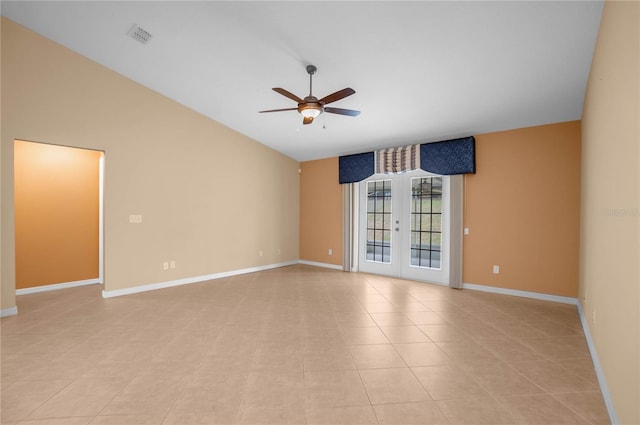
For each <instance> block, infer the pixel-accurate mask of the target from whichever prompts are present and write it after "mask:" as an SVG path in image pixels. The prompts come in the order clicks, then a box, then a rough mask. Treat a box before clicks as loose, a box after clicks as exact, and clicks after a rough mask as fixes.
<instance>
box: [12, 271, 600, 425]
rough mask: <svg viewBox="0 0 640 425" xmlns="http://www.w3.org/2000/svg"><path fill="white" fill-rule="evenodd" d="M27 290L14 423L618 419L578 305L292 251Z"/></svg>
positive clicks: (18, 337)
mask: <svg viewBox="0 0 640 425" xmlns="http://www.w3.org/2000/svg"><path fill="white" fill-rule="evenodd" d="M101 289H102V288H101V287H100V286H97V285H94V286H88V287H81V288H74V289H67V290H61V291H55V292H47V293H40V294H32V295H23V296H20V297H18V309H19V312H20V314H19V315H18V316H13V317H7V318H3V319H2V337H1V343H2V347H1V352H2V379H1V383H2V386H1V390H2V395H1V401H2V403H1V407H2V413H1V415H2V416H1V419H2V420H1V422H2V424H5V425H13V424H33V425H35V424H40V425H58V424H60V425H86V424H91V425H159V424H164V425H191V424H193V425H195V424H198V425H200V424H540V425H543V424H544V425H551V424H587V425H588V424H592V425H600V424H607V423H609V422H608V417H607V414H606V411H605V408H604V405H603V401H602V396H601V394H600V391H599V387H598V383H597V380H596V377H595V373H594V370H593V365H592V362H591V358H590V356H589V352H588V349H587V346H586V343H585V339H584V335H583V333H582V329H581V326H580V322H579V319H578V315H577V312H576V309H575V307H574V306H570V305H564V304H557V303H550V302H543V301H537V300H530V299H523V298H517V297H509V296H503V295H496V294H488V293H482V292H476V291H471V290H462V291H459V290H452V289H449V288H446V287H442V286H437V285H430V284H424V283H417V282H411V281H403V280H397V279H391V278H386V277H380V276H372V275H367V274H357V273H343V272H339V271H333V270H326V269H320V268H314V267H309V266H301V265H300V266H291V267H285V268H281V269H275V270H270V271H265V272H260V273H255V274H250V275H243V276H236V277H232V278H227V279H221V280H217V281H212V282H206V283H200V284H193V285H187V286H182V287H176V288H170V289H165V290H159V291H153V292H147V293H142V294H136V295H130V296H125V297H119V298H112V299H106V300H105V299H103V298H102V297H101V296H100V291H101Z"/></svg>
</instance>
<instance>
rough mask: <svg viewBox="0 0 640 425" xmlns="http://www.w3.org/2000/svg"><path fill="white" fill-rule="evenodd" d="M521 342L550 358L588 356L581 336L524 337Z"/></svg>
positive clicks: (563, 358)
mask: <svg viewBox="0 0 640 425" xmlns="http://www.w3.org/2000/svg"><path fill="white" fill-rule="evenodd" d="M521 342H522V343H523V344H524V345H526V346H528V347H530V348H532V349H533V350H534V351H536V352H538V353H540V354H542V355H543V356H545V357H546V358H548V359H551V360H556V361H558V360H569V359H577V358H589V357H590V354H589V349H588V348H587V344H586V342H585V340H584V337H583V336H581V335H580V336H577V337H576V336H568V337H547V338H526V339H522V340H521Z"/></svg>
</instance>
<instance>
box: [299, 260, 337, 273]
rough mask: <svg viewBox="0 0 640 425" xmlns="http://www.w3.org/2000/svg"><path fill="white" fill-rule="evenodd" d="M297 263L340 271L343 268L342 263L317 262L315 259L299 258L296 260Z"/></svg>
mask: <svg viewBox="0 0 640 425" xmlns="http://www.w3.org/2000/svg"><path fill="white" fill-rule="evenodd" d="M298 263H300V264H305V265H307V266H316V267H324V268H325V269H333V270H340V271H342V270H343V268H342V265H336V264H329V263H319V262H317V261H307V260H300V261H298Z"/></svg>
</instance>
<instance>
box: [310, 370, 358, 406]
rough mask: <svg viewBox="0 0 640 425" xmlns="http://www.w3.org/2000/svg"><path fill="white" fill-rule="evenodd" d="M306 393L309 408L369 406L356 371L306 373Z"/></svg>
mask: <svg viewBox="0 0 640 425" xmlns="http://www.w3.org/2000/svg"><path fill="white" fill-rule="evenodd" d="M305 393H306V402H307V407H308V408H320V407H343V406H366V405H369V399H368V398H367V394H366V392H365V390H364V387H363V385H362V380H361V379H360V375H359V374H358V372H357V371H355V370H344V371H326V372H308V373H305Z"/></svg>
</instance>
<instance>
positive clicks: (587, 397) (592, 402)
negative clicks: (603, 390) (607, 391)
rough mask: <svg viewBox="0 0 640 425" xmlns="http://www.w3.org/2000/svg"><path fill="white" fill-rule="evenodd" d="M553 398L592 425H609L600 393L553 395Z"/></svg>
mask: <svg viewBox="0 0 640 425" xmlns="http://www.w3.org/2000/svg"><path fill="white" fill-rule="evenodd" d="M553 397H555V398H556V399H557V400H559V401H560V402H561V403H562V404H564V405H565V406H568V407H570V408H571V409H572V410H573V411H575V412H577V413H578V414H580V416H582V417H583V418H585V419H587V420H589V422H591V423H592V424H593V425H609V424H610V423H611V422H610V421H609V414H608V413H607V408H606V407H605V405H604V400H603V399H602V394H600V391H587V392H580V393H562V394H554V395H553Z"/></svg>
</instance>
